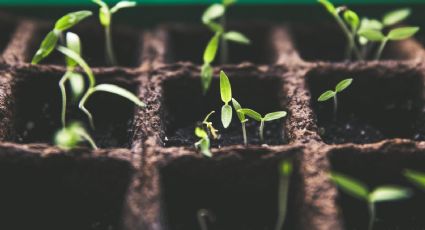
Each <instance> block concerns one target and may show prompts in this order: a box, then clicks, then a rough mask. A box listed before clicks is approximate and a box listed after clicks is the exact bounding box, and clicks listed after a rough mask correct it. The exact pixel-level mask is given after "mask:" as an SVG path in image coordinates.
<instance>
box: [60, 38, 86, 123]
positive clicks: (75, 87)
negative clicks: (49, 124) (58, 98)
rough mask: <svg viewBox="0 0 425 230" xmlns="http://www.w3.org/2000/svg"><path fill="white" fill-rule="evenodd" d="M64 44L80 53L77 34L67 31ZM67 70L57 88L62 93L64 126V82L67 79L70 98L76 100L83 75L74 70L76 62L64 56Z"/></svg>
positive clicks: (65, 98) (82, 87)
mask: <svg viewBox="0 0 425 230" xmlns="http://www.w3.org/2000/svg"><path fill="white" fill-rule="evenodd" d="M66 44H67V47H68V49H70V50H72V51H74V52H75V53H77V54H78V55H80V54H81V42H80V38H79V37H78V35H76V34H74V33H71V32H68V33H67V34H66ZM66 63H67V71H66V73H65V74H64V75H63V76H62V78H61V80H60V81H59V88H60V90H61V94H62V110H61V121H62V127H63V128H65V126H66V106H67V93H66V87H65V84H66V83H67V82H68V81H69V85H70V88H71V91H72V98H73V100H74V101H76V100H78V99H79V98H80V97H81V96H82V95H83V93H84V87H85V86H84V85H85V83H84V77H83V75H81V74H80V73H77V72H75V71H74V70H75V67H76V66H77V63H76V62H75V61H73V60H72V59H70V58H68V57H67V58H66Z"/></svg>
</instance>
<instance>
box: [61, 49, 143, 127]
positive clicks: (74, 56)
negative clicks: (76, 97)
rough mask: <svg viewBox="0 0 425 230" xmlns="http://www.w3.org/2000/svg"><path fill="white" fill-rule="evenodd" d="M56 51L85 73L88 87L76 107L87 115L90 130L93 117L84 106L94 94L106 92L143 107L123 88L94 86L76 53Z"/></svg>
mask: <svg viewBox="0 0 425 230" xmlns="http://www.w3.org/2000/svg"><path fill="white" fill-rule="evenodd" d="M57 49H58V50H59V51H60V52H61V53H63V54H64V55H65V56H66V57H67V58H69V59H71V60H73V61H74V62H76V63H77V64H78V65H79V66H80V67H81V68H82V69H83V70H84V72H85V73H86V75H87V77H88V81H89V86H88V89H87V91H86V92H85V94H84V95H83V96H82V98H81V100H80V102H79V104H78V107H79V108H80V109H81V110H82V111H83V112H84V113H85V114H86V115H87V117H88V119H89V122H90V125H91V127H92V128H94V122H93V116H92V114H91V113H90V111H89V110H88V109H87V108H86V107H85V104H86V102H87V101H88V99H89V98H90V96H92V95H93V94H94V93H96V92H107V93H112V94H116V95H118V96H121V97H124V98H126V99H128V100H130V101H132V102H133V103H134V104H136V105H137V106H139V107H144V106H145V104H144V103H143V102H142V101H140V99H139V98H138V97H137V96H135V95H134V94H133V93H131V92H130V91H128V90H126V89H123V88H121V87H119V86H116V85H113V84H99V85H96V79H95V76H94V74H93V72H92V70H91V68H90V67H89V65H88V64H87V63H86V62H85V61H84V60H83V58H81V56H80V55H78V53H76V52H74V51H73V50H71V49H68V48H66V47H63V46H59V47H58V48H57Z"/></svg>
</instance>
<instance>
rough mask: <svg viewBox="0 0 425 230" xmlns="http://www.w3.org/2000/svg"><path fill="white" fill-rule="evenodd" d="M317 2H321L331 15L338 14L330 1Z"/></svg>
mask: <svg viewBox="0 0 425 230" xmlns="http://www.w3.org/2000/svg"><path fill="white" fill-rule="evenodd" d="M318 2H319V3H320V4H322V5H323V6H324V7H325V8H326V10H327V11H328V12H329V13H331V14H332V15H337V14H338V12H337V10H336V8H335V6H334V5H333V4H332V3H331V2H330V1H328V0H318Z"/></svg>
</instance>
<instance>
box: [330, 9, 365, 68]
mask: <svg viewBox="0 0 425 230" xmlns="http://www.w3.org/2000/svg"><path fill="white" fill-rule="evenodd" d="M334 18H335V20H336V21H337V23H338V25H339V26H340V27H341V29H342V31H343V32H344V34H345V36H346V37H347V41H348V47H350V48H349V49H352V51H353V52H354V55H355V56H356V58H357V59H358V60H362V55H361V54H360V51H359V49H358V48H357V46H356V41H355V35H354V34H352V33H351V32H350V30H349V29H348V28H347V25H345V23H344V21H342V19H341V18H340V17H339V15H334ZM346 55H349V56H351V55H350V54H349V53H347V54H346ZM349 56H348V57H347V56H346V59H347V60H349V59H350V57H349Z"/></svg>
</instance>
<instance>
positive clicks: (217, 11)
mask: <svg viewBox="0 0 425 230" xmlns="http://www.w3.org/2000/svg"><path fill="white" fill-rule="evenodd" d="M234 3H236V0H223V1H222V3H221V4H213V5H211V6H210V7H208V8H207V10H205V12H204V14H203V15H202V22H203V23H204V24H205V25H206V26H208V28H210V30H211V31H213V32H214V36H213V37H212V38H211V40H210V41H209V42H208V44H207V47H206V48H205V51H204V56H203V59H204V60H203V61H204V64H203V65H202V69H201V79H202V89H203V91H204V93H205V92H206V91H207V90H208V89H209V87H210V83H211V78H212V74H213V69H212V67H211V63H212V62H213V61H214V60H215V57H216V55H217V50H218V47H219V43H221V45H220V47H221V57H220V58H221V64H226V63H227V59H228V44H227V41H232V42H236V43H239V44H243V45H249V44H250V43H251V41H250V40H249V38H247V37H246V36H245V35H243V34H242V33H240V32H237V31H226V15H225V13H226V10H227V8H228V7H229V6H230V5H233V4H234ZM218 18H220V19H221V20H220V24H218V23H216V22H215V21H214V20H216V19H218Z"/></svg>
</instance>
